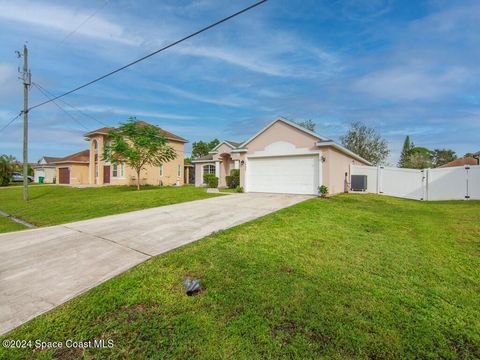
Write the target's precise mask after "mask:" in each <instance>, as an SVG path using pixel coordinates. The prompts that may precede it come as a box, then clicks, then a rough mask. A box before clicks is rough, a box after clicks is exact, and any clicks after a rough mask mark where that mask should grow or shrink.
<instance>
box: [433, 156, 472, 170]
mask: <svg viewBox="0 0 480 360" xmlns="http://www.w3.org/2000/svg"><path fill="white" fill-rule="evenodd" d="M468 165H478V158H474V157H472V156H467V157H463V158H460V159H456V160H453V161H450V162H449V163H446V164H443V165H441V166H439V168H446V167H455V166H468Z"/></svg>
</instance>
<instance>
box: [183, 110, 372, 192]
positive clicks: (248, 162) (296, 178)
mask: <svg viewBox="0 0 480 360" xmlns="http://www.w3.org/2000/svg"><path fill="white" fill-rule="evenodd" d="M192 163H194V164H195V174H196V177H195V185H196V186H203V185H204V184H203V175H204V174H205V173H211V174H215V176H217V177H218V178H219V187H223V186H225V185H226V182H225V176H227V175H229V174H230V170H231V169H240V186H242V187H243V188H244V189H245V191H247V192H271V193H287V194H312V195H313V194H318V187H319V186H320V185H325V186H327V187H328V189H329V193H330V194H336V193H339V192H343V191H348V179H349V178H350V165H351V164H353V165H369V164H370V163H369V162H368V161H367V160H365V159H363V158H362V157H360V156H358V155H356V154H354V153H353V152H351V151H350V150H348V149H346V148H345V147H343V146H341V145H339V144H337V143H335V142H334V141H332V140H330V139H328V138H326V137H323V136H320V135H318V134H316V133H314V132H312V131H309V130H307V129H305V128H303V127H301V126H299V125H297V124H295V123H293V122H290V121H288V120H286V119H283V118H278V119H276V120H274V121H272V122H271V123H270V124H268V125H267V126H266V127H265V128H263V129H262V130H261V131H259V132H258V133H257V134H255V135H254V136H252V137H251V138H250V139H248V140H247V141H245V142H243V143H237V142H233V141H223V142H222V143H220V144H219V145H218V146H217V147H215V148H214V149H213V150H212V151H211V152H210V153H209V154H208V155H207V156H204V157H201V158H198V159H196V160H193V161H192Z"/></svg>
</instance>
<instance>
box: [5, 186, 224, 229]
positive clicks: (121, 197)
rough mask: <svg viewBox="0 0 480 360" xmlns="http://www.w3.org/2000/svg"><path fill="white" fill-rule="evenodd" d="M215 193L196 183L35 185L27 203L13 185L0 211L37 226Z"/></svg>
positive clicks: (203, 197) (203, 196)
mask: <svg viewBox="0 0 480 360" xmlns="http://www.w3.org/2000/svg"><path fill="white" fill-rule="evenodd" d="M212 196H218V195H216V194H207V192H206V191H205V189H201V188H195V187H193V186H182V187H173V186H172V187H155V186H145V187H142V189H141V190H140V191H137V190H136V188H135V187H130V186H106V187H97V188H82V189H79V188H72V187H67V186H35V187H32V188H31V189H30V200H29V201H28V202H25V201H23V200H22V189H21V188H19V187H13V188H10V189H4V190H2V191H0V210H3V211H5V212H7V213H9V214H10V215H13V216H16V217H18V218H21V219H24V220H26V221H28V222H30V223H32V224H34V225H36V226H48V225H57V224H63V223H67V222H71V221H78V220H85V219H91V218H95V217H99V216H105V215H113V214H119V213H124V212H128V211H134V210H141V209H146V208H151V207H156V206H163V205H171V204H176V203H181V202H186V201H192V200H200V199H205V198H208V197H212Z"/></svg>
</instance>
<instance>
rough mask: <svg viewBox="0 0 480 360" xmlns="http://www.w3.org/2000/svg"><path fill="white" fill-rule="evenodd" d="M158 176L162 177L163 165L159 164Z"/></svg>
mask: <svg viewBox="0 0 480 360" xmlns="http://www.w3.org/2000/svg"><path fill="white" fill-rule="evenodd" d="M160 176H163V164H160Z"/></svg>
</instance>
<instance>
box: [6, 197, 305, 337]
mask: <svg viewBox="0 0 480 360" xmlns="http://www.w3.org/2000/svg"><path fill="white" fill-rule="evenodd" d="M308 198H310V196H303V195H285V194H235V195H228V196H221V197H215V198H210V199H206V200H198V201H192V202H187V203H182V204H176V205H169V206H163V207H158V208H153V209H146V210H141V211H134V212H129V213H125V214H120V215H112V216H106V217H102V218H96V219H91V220H86V221H80V222H75V223H69V224H65V225H58V226H52V227H48V228H40V229H34V230H26V231H20V232H14V233H7V234H3V235H2V234H0V334H3V333H5V332H7V331H9V330H11V329H13V328H14V327H16V326H18V325H20V324H22V323H24V322H26V321H28V320H30V319H32V318H34V317H35V316H37V315H40V314H41V313H43V312H45V311H48V310H50V309H52V308H54V307H55V306H58V305H60V304H62V303H64V302H65V301H67V300H69V299H71V298H73V297H75V296H76V295H78V294H80V293H82V292H84V291H86V290H88V289H90V288H92V287H94V286H96V285H98V284H100V283H102V282H104V281H106V280H107V279H110V278H112V277H113V276H115V275H118V274H120V273H122V272H124V271H125V270H127V269H129V268H132V267H134V266H135V265H137V264H139V263H141V262H143V261H145V260H147V259H149V258H150V257H152V256H155V255H159V254H161V253H164V252H166V251H169V250H171V249H174V248H177V247H179V246H182V245H185V244H188V243H191V242H193V241H196V240H199V239H201V238H203V237H205V236H207V235H210V234H211V233H213V232H215V231H219V230H222V229H227V228H229V227H232V226H235V225H239V224H242V223H244V222H247V221H249V220H253V219H256V218H258V217H260V216H263V215H266V214H269V213H271V212H274V211H277V210H279V209H282V208H285V207H288V206H291V205H294V204H296V203H299V202H301V201H304V200H306V199H308Z"/></svg>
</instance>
